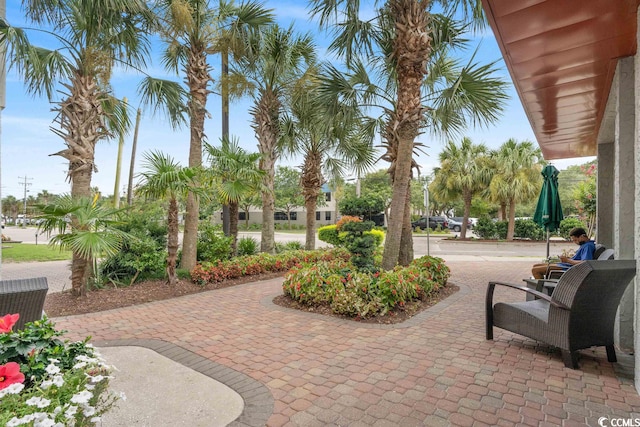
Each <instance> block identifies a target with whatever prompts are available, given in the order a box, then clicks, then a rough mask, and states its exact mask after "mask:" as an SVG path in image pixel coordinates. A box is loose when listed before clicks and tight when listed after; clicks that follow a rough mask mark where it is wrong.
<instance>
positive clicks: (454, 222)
mask: <svg viewBox="0 0 640 427" xmlns="http://www.w3.org/2000/svg"><path fill="white" fill-rule="evenodd" d="M463 219H464V218H463V217H461V216H454V217H453V218H451V219H449V230H453V231H460V230H462V220H463ZM471 227H472V223H471V220H468V221H467V228H468V229H471Z"/></svg>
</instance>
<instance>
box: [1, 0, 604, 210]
mask: <svg viewBox="0 0 640 427" xmlns="http://www.w3.org/2000/svg"><path fill="white" fill-rule="evenodd" d="M7 3H8V4H7V19H8V21H9V23H10V24H12V25H16V26H23V25H24V17H23V16H22V13H21V11H20V6H19V3H20V2H17V1H8V2H7ZM265 5H266V6H267V7H268V8H272V9H274V13H275V14H276V16H277V19H278V22H279V23H280V24H281V25H284V26H288V25H289V23H291V22H294V23H295V28H296V29H297V30H298V31H300V32H307V31H309V32H312V33H313V34H314V36H315V40H316V44H317V45H318V47H319V53H320V55H321V56H322V55H325V51H326V47H327V46H328V44H329V43H330V40H329V39H328V37H327V36H326V35H324V34H322V33H320V32H319V31H318V30H317V25H316V24H315V23H313V22H310V21H309V14H308V12H307V9H306V3H305V2H303V1H274V0H271V1H266V2H265ZM474 42H475V43H479V44H480V49H479V52H478V56H477V59H478V60H479V61H483V62H485V61H486V62H489V61H492V60H496V59H500V58H501V56H500V50H499V48H498V46H497V44H496V42H495V38H494V37H493V33H492V32H491V30H490V29H487V30H486V31H485V32H484V33H483V34H482V35H481V36H477V37H475V39H474ZM325 56H326V55H325ZM211 64H212V65H213V75H214V76H217V75H218V73H219V71H220V62H219V58H216V57H213V58H212V60H211ZM500 65H501V72H500V73H501V74H502V76H503V77H505V78H506V79H507V80H508V81H509V82H510V81H511V80H510V77H509V74H508V72H507V69H506V67H505V66H504V63H503V62H502V61H500ZM149 74H151V75H153V76H155V77H168V78H172V79H175V80H179V79H180V78H179V77H175V76H170V75H167V74H166V72H165V71H164V70H163V69H162V67H161V65H160V63H159V61H155V62H153V63H152V64H151V65H150V69H149ZM139 80H140V76H138V75H136V74H134V73H132V72H125V71H117V72H116V73H115V74H114V77H113V81H112V83H113V86H114V88H115V91H116V96H118V97H125V96H126V97H127V98H128V99H129V103H130V104H131V105H133V106H136V105H137V103H138V100H137V94H136V85H137V83H138V82H139ZM509 95H510V97H511V98H510V99H509V101H508V104H507V107H506V108H505V112H504V114H503V116H502V117H501V119H500V121H499V122H498V123H497V124H496V125H493V126H491V127H489V128H487V129H468V130H467V131H466V132H464V135H465V136H469V137H471V139H472V140H473V141H474V142H476V143H481V142H482V143H485V144H486V145H488V146H489V147H490V148H497V147H498V146H500V144H502V143H503V142H505V141H506V140H507V139H509V138H516V139H517V140H525V139H528V140H531V141H534V142H535V136H534V134H533V131H532V130H531V126H530V125H529V121H528V119H527V117H526V115H525V114H524V111H523V109H522V106H521V104H520V101H519V99H518V97H517V94H516V92H515V89H513V87H512V86H511V87H510V89H509ZM207 107H208V110H209V112H210V113H211V118H209V119H207V120H206V122H205V133H206V135H207V137H208V141H209V143H211V144H214V145H215V144H218V142H219V138H220V135H221V127H220V114H219V111H220V97H219V96H217V95H215V94H212V95H211V96H210V97H209V100H208V104H207ZM249 108H250V101H249V100H243V101H240V102H236V103H234V104H232V106H231V109H230V132H231V134H232V135H235V136H237V137H238V138H239V140H240V142H241V145H242V146H243V147H245V148H246V149H247V150H250V151H258V149H257V141H256V139H255V136H254V133H253V130H252V128H251V117H250V115H249V113H248V110H249ZM53 119H54V113H52V112H51V105H50V104H49V103H48V101H47V100H46V99H45V98H34V97H32V96H31V95H28V94H27V93H26V90H25V87H24V85H23V83H22V82H21V80H20V79H19V77H18V76H17V75H16V74H15V73H14V72H9V73H8V75H7V95H6V108H5V109H4V111H3V112H2V127H1V131H2V133H1V134H0V138H1V140H0V141H1V144H2V148H1V149H2V153H1V155H2V168H1V172H2V181H1V184H2V188H1V192H2V197H6V196H7V195H13V196H15V197H17V198H18V199H21V198H22V197H23V195H24V186H23V185H20V183H24V182H25V180H24V178H25V177H27V181H26V182H27V183H28V185H27V189H28V190H29V193H28V195H34V196H35V195H37V193H39V192H41V191H42V190H47V191H49V192H50V193H55V194H61V193H68V192H69V191H70V186H69V183H68V182H67V181H66V170H67V162H66V160H65V159H63V158H62V157H59V156H50V154H52V153H55V152H58V151H60V150H62V149H63V148H64V145H63V143H62V140H61V139H60V138H59V137H57V136H56V135H54V134H53V133H52V132H51V130H50V129H49V128H50V126H51V125H52V121H53ZM131 141H132V135H129V136H127V137H126V138H125V144H124V149H123V154H122V169H121V173H120V186H119V187H120V192H121V194H123V190H122V189H123V188H126V185H127V180H128V174H129V164H130V158H131ZM420 141H421V142H423V143H424V144H425V145H426V146H427V147H428V148H427V149H426V150H425V151H426V153H427V154H428V155H425V154H421V155H420V157H419V158H418V159H417V161H418V164H420V165H422V166H424V170H423V172H424V171H425V170H426V171H427V172H429V171H430V169H431V168H432V167H434V166H436V165H437V157H438V154H439V152H440V151H441V150H442V146H443V141H441V140H434V139H430V138H429V136H428V135H424V136H422V137H421V138H420ZM188 145H189V133H188V129H187V128H185V129H183V130H181V131H173V130H172V129H171V128H170V127H169V126H168V124H167V123H166V122H165V121H164V120H163V118H162V117H159V116H157V117H153V116H152V114H151V113H150V112H143V118H142V122H141V126H140V133H139V139H138V147H137V154H136V165H135V172H136V173H138V172H140V170H141V168H140V163H141V158H142V153H144V152H145V151H149V150H152V149H153V150H161V151H163V152H165V153H168V154H170V155H171V156H173V157H174V158H175V159H176V160H177V161H179V162H180V163H181V164H183V165H186V164H187V159H188V150H189V148H188ZM117 151H118V143H117V141H115V140H113V141H108V142H101V143H100V144H98V146H97V147H96V153H95V159H96V165H97V167H98V172H97V173H94V175H93V179H92V185H93V186H97V187H99V188H100V190H101V191H102V193H103V195H109V194H113V192H114V184H115V170H116V159H117ZM591 159H593V158H580V159H566V160H556V161H554V162H553V163H554V165H556V167H558V169H560V170H562V169H564V168H566V167H567V166H568V165H572V164H582V163H585V162H587V161H589V160H591ZM279 164H283V165H284V164H286V165H290V166H298V165H299V164H300V162H299V161H296V159H293V160H287V159H283V160H281V161H280V163H279ZM378 166H379V167H378V169H382V168H386V167H387V164H386V163H384V162H381V163H380V164H379V165H378Z"/></svg>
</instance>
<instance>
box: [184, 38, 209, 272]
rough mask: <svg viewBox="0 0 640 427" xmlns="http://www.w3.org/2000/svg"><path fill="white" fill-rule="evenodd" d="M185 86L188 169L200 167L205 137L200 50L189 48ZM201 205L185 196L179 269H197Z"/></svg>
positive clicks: (205, 80)
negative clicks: (187, 92) (187, 90)
mask: <svg viewBox="0 0 640 427" xmlns="http://www.w3.org/2000/svg"><path fill="white" fill-rule="evenodd" d="M186 70H187V72H186V75H187V83H188V85H189V94H190V95H191V100H190V101H189V115H190V119H191V121H190V130H191V134H190V139H189V167H193V168H196V167H200V166H202V141H203V140H204V138H205V135H204V118H205V116H206V113H207V110H206V107H207V96H208V95H209V89H208V85H209V82H210V81H211V76H210V75H209V65H208V64H207V54H206V52H205V50H204V48H202V47H201V46H192V48H191V51H190V52H189V55H188V58H187V66H186ZM199 211H200V202H199V200H198V198H197V197H195V196H194V194H193V193H189V195H188V196H187V212H186V214H185V221H184V236H183V238H182V259H181V261H180V266H181V267H182V268H184V269H187V270H192V269H193V267H195V266H196V260H197V255H198V254H197V251H198V219H199V216H200V212H199Z"/></svg>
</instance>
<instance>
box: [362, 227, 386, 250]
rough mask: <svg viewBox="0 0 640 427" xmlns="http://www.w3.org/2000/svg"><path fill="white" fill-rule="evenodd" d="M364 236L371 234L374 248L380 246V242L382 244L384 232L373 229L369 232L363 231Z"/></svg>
mask: <svg viewBox="0 0 640 427" xmlns="http://www.w3.org/2000/svg"><path fill="white" fill-rule="evenodd" d="M364 234H371V235H372V236H373V238H374V239H375V242H376V246H382V242H384V231H382V230H379V229H377V228H374V229H373V230H371V231H365V233H364Z"/></svg>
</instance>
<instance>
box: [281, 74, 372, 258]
mask: <svg viewBox="0 0 640 427" xmlns="http://www.w3.org/2000/svg"><path fill="white" fill-rule="evenodd" d="M319 83H320V81H319V79H318V76H316V75H313V73H309V76H308V78H306V79H302V80H300V81H299V83H298V84H297V85H296V89H295V91H294V92H293V96H292V97H291V98H290V105H289V111H290V113H289V114H288V115H286V116H285V117H284V120H283V129H284V135H283V138H284V141H285V152H286V153H288V154H290V155H298V154H301V155H302V156H303V164H302V168H301V169H302V176H301V180H300V181H301V182H300V183H301V185H302V195H303V196H304V204H305V211H306V230H307V232H306V240H305V248H306V249H307V250H313V249H315V237H316V233H315V221H316V207H317V203H318V197H319V196H320V195H321V193H322V185H323V184H324V183H325V178H324V176H327V177H328V179H329V180H330V181H333V182H335V181H336V180H337V179H339V178H341V177H344V175H345V174H346V172H347V171H351V170H353V169H355V170H356V171H357V174H358V176H360V175H361V174H362V173H363V172H364V171H365V170H366V169H367V168H369V167H371V166H372V165H373V163H374V162H375V158H374V155H375V150H374V148H373V146H372V144H371V138H370V137H362V135H361V132H362V131H363V125H364V123H363V122H362V121H361V120H360V119H361V117H360V116H359V115H358V113H359V109H357V108H356V109H355V110H354V111H345V109H348V108H350V106H343V109H342V111H341V113H340V114H331V113H330V111H329V109H328V108H327V104H325V103H324V102H323V101H322V99H321V97H320V96H319V89H320V86H319Z"/></svg>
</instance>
